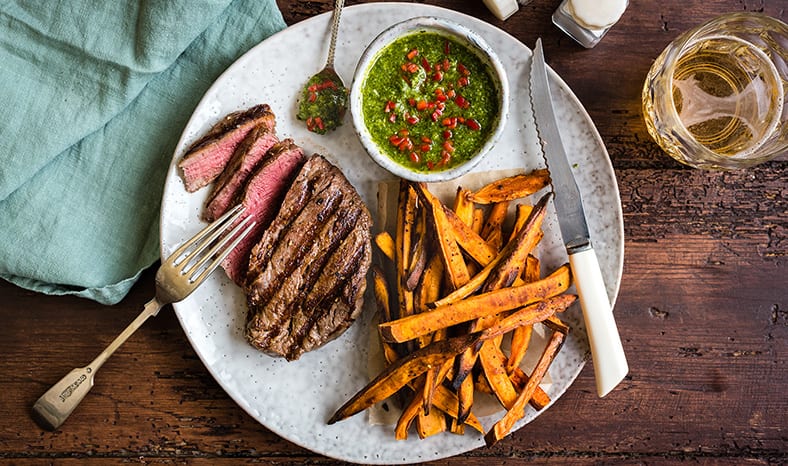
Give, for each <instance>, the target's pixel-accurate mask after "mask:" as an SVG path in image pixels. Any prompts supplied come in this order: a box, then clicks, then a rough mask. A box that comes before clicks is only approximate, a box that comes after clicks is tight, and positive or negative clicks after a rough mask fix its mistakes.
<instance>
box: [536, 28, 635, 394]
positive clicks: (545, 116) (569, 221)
mask: <svg viewBox="0 0 788 466" xmlns="http://www.w3.org/2000/svg"><path fill="white" fill-rule="evenodd" d="M529 89H530V93H531V106H532V110H533V114H534V121H535V123H536V129H537V132H538V134H539V139H540V142H541V145H542V154H543V155H544V158H545V162H546V164H547V168H548V169H549V170H550V179H551V184H552V188H553V204H554V206H555V211H556V213H557V214H558V224H559V228H560V230H561V236H562V238H563V240H564V244H565V245H566V252H567V254H568V255H569V264H570V267H571V268H572V276H573V277H574V281H575V288H577V294H578V297H579V301H580V305H581V307H582V308H583V318H584V320H585V324H586V331H587V332H588V342H589V345H590V347H591V358H592V359H593V362H594V375H595V378H596V388H597V394H598V395H599V396H600V397H603V396H605V395H607V394H608V393H609V392H610V391H611V390H613V388H615V387H616V386H617V385H618V384H619V383H620V382H621V381H622V380H623V379H624V376H626V375H627V372H629V366H628V364H627V359H626V356H625V355H624V348H623V346H622V345H621V337H620V336H619V334H618V327H617V326H616V322H615V319H614V318H613V310H612V308H611V307H610V301H609V300H608V296H607V291H606V288H605V282H604V279H603V278H602V271H601V270H600V268H599V261H598V260H597V257H596V252H594V248H593V245H592V244H591V235H590V234H589V231H588V224H587V222H586V216H585V212H584V211H583V201H582V197H581V196H580V190H579V189H578V188H577V182H576V181H575V177H574V174H573V173H572V167H571V166H570V165H569V160H568V159H567V156H566V150H565V149H564V144H563V141H562V139H561V133H560V131H559V129H558V120H557V119H556V117H555V109H554V107H553V100H552V97H551V93H550V84H549V82H548V79H547V65H546V64H545V60H544V50H543V49H542V40H541V39H537V41H536V46H535V47H534V53H533V56H532V58H531V72H530V86H529Z"/></svg>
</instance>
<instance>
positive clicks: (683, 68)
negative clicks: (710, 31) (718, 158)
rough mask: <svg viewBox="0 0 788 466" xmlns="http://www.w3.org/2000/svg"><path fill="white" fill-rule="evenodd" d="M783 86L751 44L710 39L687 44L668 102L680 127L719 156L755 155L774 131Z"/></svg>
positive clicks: (769, 64) (757, 49) (733, 39)
mask: <svg viewBox="0 0 788 466" xmlns="http://www.w3.org/2000/svg"><path fill="white" fill-rule="evenodd" d="M782 92H783V91H782V83H781V82H780V77H779V75H778V73H777V70H776V69H775V67H774V65H773V64H772V62H771V61H770V60H769V59H768V57H767V56H766V55H765V54H764V52H763V51H762V50H761V49H759V48H757V47H754V46H753V45H752V44H750V43H748V42H745V41H742V40H739V39H736V38H731V37H712V38H707V39H703V40H701V41H698V42H696V43H695V44H692V45H691V46H690V47H689V48H688V49H687V51H686V53H684V54H683V55H682V56H681V57H680V58H679V60H678V61H677V64H676V68H675V70H674V73H673V102H674V105H675V108H676V113H677V114H678V116H679V119H680V120H681V122H682V124H683V125H684V127H685V128H686V129H687V130H688V131H689V132H690V133H691V134H692V136H693V137H694V138H695V139H696V140H697V142H699V143H700V144H702V145H704V146H706V147H707V148H708V149H710V150H712V151H714V152H715V153H717V154H719V155H722V156H734V155H743V154H745V153H749V152H752V151H755V150H757V149H758V147H760V146H761V145H762V144H763V143H764V141H765V140H766V139H767V138H768V137H769V135H770V134H771V133H772V132H773V131H774V130H775V128H776V127H777V125H778V123H779V120H780V115H781V114H782V106H783V95H782Z"/></svg>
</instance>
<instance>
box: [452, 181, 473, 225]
mask: <svg viewBox="0 0 788 466" xmlns="http://www.w3.org/2000/svg"><path fill="white" fill-rule="evenodd" d="M475 208H476V206H474V205H473V202H471V192H470V191H468V190H467V189H465V188H463V187H462V186H459V187H457V195H456V196H455V197H454V207H453V210H452V211H453V212H454V213H455V214H456V215H457V218H459V219H460V220H462V222H463V223H464V224H466V225H468V226H470V225H472V224H473V212H474V209H475Z"/></svg>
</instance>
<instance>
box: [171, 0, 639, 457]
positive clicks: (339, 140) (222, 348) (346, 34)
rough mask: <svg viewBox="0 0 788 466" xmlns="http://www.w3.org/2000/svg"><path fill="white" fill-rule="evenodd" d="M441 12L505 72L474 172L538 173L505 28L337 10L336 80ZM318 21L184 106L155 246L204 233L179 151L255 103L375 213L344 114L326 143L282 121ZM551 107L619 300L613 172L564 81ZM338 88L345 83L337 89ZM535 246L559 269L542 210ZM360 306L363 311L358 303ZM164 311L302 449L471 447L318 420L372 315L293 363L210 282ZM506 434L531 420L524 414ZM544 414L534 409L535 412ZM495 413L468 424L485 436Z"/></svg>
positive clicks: (414, 453) (520, 50)
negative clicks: (384, 43) (393, 31)
mask: <svg viewBox="0 0 788 466" xmlns="http://www.w3.org/2000/svg"><path fill="white" fill-rule="evenodd" d="M419 15H433V16H442V17H445V18H447V19H450V20H453V21H455V22H458V23H460V24H463V25H465V26H467V27H469V28H471V29H472V30H474V31H476V32H477V33H478V34H480V35H481V36H482V37H484V39H485V40H486V41H487V42H488V43H489V44H490V45H491V46H492V47H493V48H494V49H495V50H496V52H497V53H498V54H499V56H500V58H501V61H502V62H503V63H504V64H506V66H507V73H508V76H509V80H510V83H509V85H510V88H511V102H510V116H509V120H508V123H507V128H506V130H505V132H504V134H503V135H502V138H501V140H500V142H499V143H498V145H497V147H496V148H494V149H493V151H492V152H491V153H490V154H489V155H488V156H487V158H486V159H485V160H484V161H482V162H481V164H480V165H479V166H477V168H476V171H487V170H498V169H511V168H523V169H526V170H530V169H534V168H538V167H543V166H544V162H543V160H542V157H541V152H540V149H539V146H538V143H537V138H536V132H535V130H534V126H533V118H532V112H531V110H530V104H529V99H528V88H527V86H528V79H527V76H528V70H529V62H530V56H531V52H530V49H528V48H527V47H526V46H525V45H523V44H522V43H520V42H519V41H518V40H517V39H515V38H513V37H512V36H510V35H508V34H506V33H505V32H503V31H501V30H499V29H497V28H495V27H493V26H491V25H490V24H487V23H485V22H482V21H479V20H477V19H475V18H471V17H468V16H465V15H462V14H459V13H456V12H452V11H450V10H445V9H441V8H437V7H432V6H426V5H418V4H412V3H409V4H396V3H376V4H367V5H358V6H352V7H349V8H347V9H346V10H345V11H344V13H343V15H342V25H341V29H340V36H339V41H338V45H337V57H336V69H337V71H338V72H339V74H340V75H341V76H342V77H343V78H344V79H345V80H346V81H347V80H349V79H350V77H352V75H353V70H354V69H355V65H356V62H357V60H358V58H359V56H360V55H361V53H362V51H363V50H364V48H365V46H366V45H367V44H368V43H369V42H370V41H371V40H372V39H373V38H374V37H375V36H376V35H377V34H378V33H379V32H381V31H383V30H384V29H385V28H386V27H388V26H390V25H392V24H394V23H395V22H399V21H402V20H405V19H408V18H411V17H413V16H419ZM329 19H330V18H329V15H328V14H324V15H320V16H317V17H314V18H311V19H309V20H306V21H303V22H300V23H298V24H296V25H294V26H292V27H289V28H287V29H286V30H284V31H282V32H280V33H278V34H276V35H274V36H272V37H270V38H269V39H267V40H265V41H263V42H262V43H260V44H259V45H257V46H256V47H254V48H253V49H251V50H250V51H249V52H248V53H246V54H245V55H244V56H243V57H241V58H240V59H239V60H238V61H237V62H236V63H234V64H233V65H232V66H231V67H230V68H228V69H227V71H226V72H225V73H224V74H223V75H222V76H221V77H220V78H219V79H218V80H217V81H216V82H215V83H214V85H213V86H212V87H211V88H210V89H209V90H208V92H207V93H206V94H205V96H204V97H203V99H202V101H201V102H200V104H199V105H198V106H197V108H196V110H195V112H194V114H193V115H192V118H191V119H190V120H189V123H188V124H187V126H186V128H185V130H184V132H183V135H182V137H181V140H180V142H179V144H178V147H177V148H176V151H175V154H174V157H173V164H172V165H171V166H170V170H169V173H168V175H167V181H166V186H165V190H164V197H163V203H162V210H161V249H162V255H163V256H165V257H166V256H168V255H169V254H170V253H171V252H172V251H173V250H174V249H175V248H176V247H177V245H178V244H180V243H181V242H183V241H184V240H185V239H187V238H189V237H190V236H192V235H193V234H194V233H196V232H197V231H198V230H199V229H200V228H202V226H203V224H202V222H201V221H200V220H199V213H200V210H201V208H202V204H203V202H204V200H205V197H206V196H207V190H205V189H204V190H202V191H199V192H197V193H194V194H189V193H187V192H186V191H185V189H184V187H183V183H182V182H181V180H180V177H179V176H178V173H177V171H176V169H175V162H176V161H177V160H178V159H179V158H180V156H181V155H182V153H183V151H184V150H185V148H186V146H188V144H189V143H190V142H192V141H193V140H195V138H197V137H198V136H199V135H200V134H201V133H203V132H204V131H205V130H207V129H208V128H209V127H210V126H211V125H212V124H213V123H214V122H216V121H217V120H218V119H219V118H221V117H222V116H224V115H225V114H227V113H229V112H231V111H234V110H237V109H242V108H247V107H249V106H251V105H254V104H257V103H268V104H269V105H270V106H271V107H272V109H273V111H274V112H275V113H276V114H277V131H278V133H279V135H280V137H292V138H294V139H295V141H296V142H297V143H298V144H300V145H301V146H302V147H304V148H305V150H306V151H307V152H308V153H312V152H318V153H321V154H324V155H325V156H326V157H327V158H328V159H329V160H330V161H332V162H333V163H335V164H336V165H338V166H339V167H340V168H341V169H342V170H343V171H344V173H345V174H346V175H347V177H348V179H349V180H350V181H351V183H353V184H354V185H355V187H356V188H357V189H358V190H359V192H360V193H361V195H362V197H363V198H364V199H365V201H366V202H367V203H368V205H369V206H370V210H371V211H372V212H375V211H376V207H375V206H376V192H377V185H378V182H379V181H381V180H385V179H390V178H391V176H390V175H388V174H387V173H386V172H384V171H383V170H382V169H380V168H379V167H378V166H377V165H376V164H375V163H374V162H372V161H371V159H370V158H369V157H368V156H367V155H366V153H365V152H364V150H363V149H362V147H361V144H360V143H359V142H358V140H357V138H356V137H355V135H354V133H353V130H352V125H351V122H350V118H349V116H348V117H347V118H346V120H345V125H344V126H343V127H341V128H340V129H339V130H337V131H335V132H334V133H333V134H330V135H328V136H319V135H314V134H312V133H309V132H308V131H307V130H306V129H305V128H304V125H303V124H302V123H301V122H299V121H297V120H296V119H295V106H296V98H295V96H297V95H298V92H299V90H300V88H301V86H302V85H303V83H304V82H306V80H307V78H308V77H309V76H310V75H312V74H313V73H315V72H316V71H318V70H319V69H320V68H321V67H322V63H323V61H324V60H325V53H326V48H327V47H326V45H327V41H328V34H329ZM551 81H552V82H551V84H552V89H553V90H554V94H555V95H554V100H555V103H556V106H557V108H556V112H557V116H558V118H559V120H560V121H562V122H563V125H562V127H561V132H562V135H563V136H564V137H565V142H566V146H567V151H568V153H569V156H570V158H571V159H572V160H570V162H571V163H572V165H573V166H574V167H576V176H577V180H578V184H579V186H580V191H581V193H582V195H583V199H584V201H585V208H586V212H588V213H589V227H590V230H591V234H592V236H593V239H594V243H595V246H596V251H597V253H598V254H599V262H600V265H601V267H602V272H603V275H604V278H605V281H606V283H607V290H608V294H609V296H610V298H611V301H612V300H615V297H616V295H617V293H618V288H619V283H620V278H621V272H622V267H623V223H622V214H621V204H620V200H619V195H618V189H617V185H616V180H615V176H614V173H613V168H612V166H611V164H610V161H609V159H608V155H607V151H606V150H605V147H604V145H603V143H602V141H601V139H600V137H599V135H598V133H597V131H596V129H595V127H594V125H593V123H592V122H591V120H590V118H589V117H588V115H587V113H586V112H585V110H584V109H583V107H582V105H581V104H580V103H579V102H578V100H577V99H576V98H575V97H574V95H573V94H572V92H571V91H570V90H569V89H568V87H567V86H566V84H565V83H563V82H562V81H561V80H560V78H558V77H557V75H555V74H551ZM348 84H349V83H348ZM544 229H545V239H544V241H543V244H542V245H541V251H540V255H541V259H542V262H543V264H544V267H545V268H546V269H548V270H552V269H554V268H555V267H557V266H558V265H560V264H562V263H564V262H566V255H565V252H564V249H563V246H562V244H561V242H560V239H559V234H560V233H559V232H558V227H557V224H556V217H555V212H554V211H552V210H550V211H549V212H548V219H547V221H546V223H545V226H544ZM367 302H371V300H370V299H367ZM174 307H175V311H176V313H177V315H178V319H179V320H180V322H181V325H182V326H183V329H184V331H185V332H186V335H187V336H188V338H189V340H190V342H191V344H192V346H193V347H194V350H195V351H196V352H197V354H198V355H199V356H200V358H201V359H202V361H203V363H204V364H205V366H206V367H207V368H208V370H209V371H210V372H211V374H212V375H213V376H214V377H215V378H216V380H217V381H218V382H219V384H220V385H221V386H222V387H223V388H224V390H226V391H227V393H228V394H229V395H230V396H231V397H232V398H233V399H234V400H235V401H236V402H237V403H238V404H239V405H240V406H241V407H242V408H243V409H244V410H246V411H247V412H248V413H249V414H250V415H251V416H252V417H254V418H255V419H257V420H258V421H259V422H260V423H261V424H263V425H264V426H265V427H267V428H268V429H270V430H271V431H273V432H275V433H277V434H278V435H280V436H282V437H284V438H286V439H288V440H290V441H292V442H294V443H296V444H298V445H301V446H303V447H305V448H308V449H310V450H312V451H315V452H318V453H321V454H324V455H327V456H330V457H333V458H337V459H342V460H347V461H353V462H359V463H415V462H421V461H429V460H435V459H439V458H445V457H449V456H453V455H456V454H459V453H462V452H465V451H468V450H471V449H474V448H477V447H479V446H482V445H484V440H483V437H482V436H481V435H479V434H477V433H475V432H473V431H472V429H466V431H467V433H466V434H465V435H463V436H458V435H452V434H444V435H438V436H434V437H431V438H428V439H426V440H419V439H418V436H417V435H415V434H414V435H411V436H410V437H411V438H409V439H408V440H406V441H395V440H394V436H393V432H392V428H393V427H392V426H379V425H377V426H375V425H370V424H369V422H368V418H367V415H366V414H363V413H362V414H358V415H356V416H354V417H352V418H350V419H347V420H345V421H341V422H339V423H337V424H334V425H332V426H329V425H327V424H326V420H327V419H328V418H329V417H330V416H331V415H332V414H333V412H334V411H335V410H336V409H337V408H338V407H339V406H341V405H342V404H343V403H344V402H345V401H346V400H347V399H348V398H349V397H350V396H352V395H353V394H354V393H355V392H356V391H357V390H359V389H360V388H361V387H363V386H364V385H366V383H367V381H368V370H367V362H368V347H369V343H368V340H369V335H370V331H369V327H370V320H371V318H372V316H373V312H372V309H365V312H364V313H363V316H362V317H361V318H360V319H359V321H358V322H356V324H355V325H354V326H352V327H351V328H350V329H349V330H348V331H347V332H346V333H345V334H344V335H343V336H342V337H340V338H339V339H337V340H334V341H333V342H331V343H329V344H327V345H326V346H324V347H323V348H321V349H319V350H317V351H314V352H311V353H307V354H306V355H304V356H303V357H302V358H301V359H299V360H298V361H295V362H286V361H285V360H283V359H274V358H271V357H269V356H266V355H265V354H263V353H261V352H259V351H257V350H255V349H253V348H252V347H251V346H250V345H248V344H247V343H246V341H245V339H244V336H243V324H244V319H245V314H246V307H245V300H244V297H243V296H242V293H241V291H240V289H239V288H238V287H236V286H235V285H233V284H232V282H230V281H229V279H227V277H226V276H225V275H224V274H223V273H221V272H217V273H214V274H213V275H212V276H211V278H210V279H209V281H208V282H207V283H205V284H204V285H203V286H202V287H200V288H199V289H198V290H197V291H196V292H195V293H194V294H193V295H192V296H190V297H189V298H188V299H186V300H184V301H183V302H181V303H178V304H176V305H175V306H174ZM564 319H565V320H566V321H567V322H568V323H569V324H570V325H571V326H572V333H571V334H570V337H569V338H568V340H567V342H566V344H565V345H564V347H563V349H562V350H561V352H560V353H559V355H558V357H557V358H556V360H555V362H554V363H553V365H552V367H551V370H550V375H551V377H552V380H553V384H552V386H550V388H549V390H548V394H549V395H550V397H551V398H552V399H553V400H556V399H557V398H558V397H559V396H561V394H562V393H563V392H564V391H565V390H566V389H567V388H568V387H569V386H570V385H571V383H572V382H573V381H574V379H575V378H576V377H577V375H578V373H579V372H580V370H581V369H582V367H583V364H584V361H585V359H586V356H587V354H588V344H587V340H586V335H585V329H584V327H583V323H582V317H581V315H580V311H579V310H578V309H574V308H573V309H571V310H569V311H567V312H566V313H565V314H564ZM527 409H528V412H527V413H526V417H525V418H524V419H522V420H521V421H520V422H519V423H518V424H517V426H516V428H519V427H522V426H523V425H524V424H526V423H528V422H530V421H531V420H533V419H534V418H535V417H536V415H537V414H538V413H536V412H535V411H533V410H532V409H531V408H530V407H529V408H527ZM542 412H544V410H543V411H542ZM499 416H500V414H495V415H489V416H485V417H482V418H481V422H482V424H483V425H484V427H485V428H486V429H489V428H490V427H491V426H492V425H493V424H494V423H495V422H496V421H497V420H498V418H499Z"/></svg>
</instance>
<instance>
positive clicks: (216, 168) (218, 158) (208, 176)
mask: <svg viewBox="0 0 788 466" xmlns="http://www.w3.org/2000/svg"><path fill="white" fill-rule="evenodd" d="M275 120H276V117H275V115H274V114H273V112H272V111H271V107H269V106H268V105H267V104H260V105H255V106H253V107H250V108H248V109H246V110H240V111H237V112H233V113H230V114H229V115H227V116H225V117H224V118H222V119H221V120H220V121H219V122H217V123H216V124H215V125H214V126H213V127H212V128H211V129H210V130H208V132H207V133H206V134H205V135H204V136H203V137H201V138H200V139H198V140H197V141H195V142H194V143H193V144H192V145H191V146H190V147H189V148H188V149H187V150H186V153H185V154H184V155H183V157H182V158H181V160H180V161H179V162H178V167H179V168H180V169H181V172H182V178H183V181H184V185H185V186H186V190H187V191H188V192H195V191H197V190H198V189H200V188H202V187H204V186H207V185H208V184H210V183H211V182H213V181H214V180H215V179H216V178H217V177H218V176H219V175H220V174H221V173H222V171H223V170H224V168H225V167H226V166H227V164H228V162H229V161H230V158H231V157H232V156H233V153H234V152H235V149H236V148H237V147H238V145H239V144H241V142H242V141H243V140H244V138H245V137H246V135H248V134H249V132H250V131H252V129H253V128H255V127H256V126H257V125H259V124H262V123H265V124H267V125H269V126H270V127H271V128H273V127H274V126H275V124H276V121H275Z"/></svg>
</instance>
